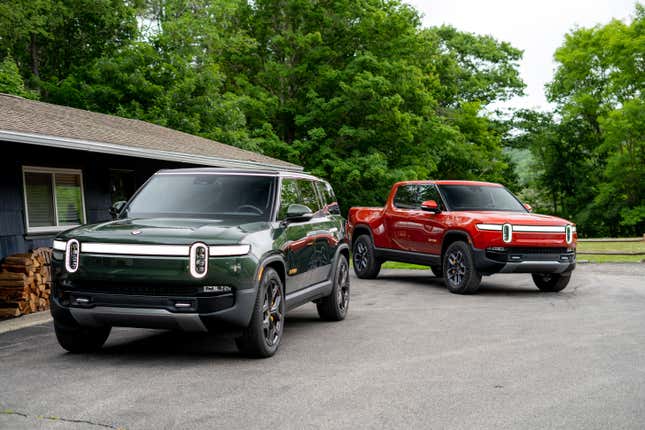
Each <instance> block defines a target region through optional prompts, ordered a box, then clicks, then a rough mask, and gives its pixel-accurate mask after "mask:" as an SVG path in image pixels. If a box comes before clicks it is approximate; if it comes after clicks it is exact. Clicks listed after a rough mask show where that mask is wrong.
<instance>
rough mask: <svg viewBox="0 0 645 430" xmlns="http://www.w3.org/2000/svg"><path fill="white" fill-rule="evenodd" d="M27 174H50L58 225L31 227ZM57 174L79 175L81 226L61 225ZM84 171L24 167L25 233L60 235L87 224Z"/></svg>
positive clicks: (55, 218) (55, 219) (55, 216)
mask: <svg viewBox="0 0 645 430" xmlns="http://www.w3.org/2000/svg"><path fill="white" fill-rule="evenodd" d="M26 173H45V174H49V175H50V178H51V184H52V191H53V192H52V201H51V202H52V204H53V205H54V221H55V222H56V225H52V226H40V227H30V226H29V206H28V203H27V181H26V179H25V174H26ZM56 173H61V174H68V175H78V177H79V179H80V187H81V214H80V215H81V218H82V219H81V223H80V224H64V225H60V224H59V221H58V201H57V200H56ZM83 182H84V181H83V171H82V170H80V169H63V168H58V167H40V166H22V196H23V207H24V211H25V231H26V232H27V233H58V232H61V231H65V230H69V229H70V228H74V227H78V226H79V225H83V224H85V223H87V213H86V210H85V187H84V185H83Z"/></svg>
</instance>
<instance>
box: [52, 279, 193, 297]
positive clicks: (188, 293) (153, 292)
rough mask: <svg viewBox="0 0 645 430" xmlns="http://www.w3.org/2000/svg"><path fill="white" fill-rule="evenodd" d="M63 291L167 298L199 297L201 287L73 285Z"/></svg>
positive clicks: (108, 284)
mask: <svg viewBox="0 0 645 430" xmlns="http://www.w3.org/2000/svg"><path fill="white" fill-rule="evenodd" d="M64 289H65V290H69V291H75V292H81V291H82V292H87V293H101V294H125V295H133V296H167V297H192V296H197V295H200V293H201V292H202V291H201V290H202V288H201V287H196V286H177V285H158V284H154V285H146V284H122V283H118V284H116V283H115V284H110V283H95V282H92V283H82V284H78V283H75V284H74V286H73V287H72V288H64Z"/></svg>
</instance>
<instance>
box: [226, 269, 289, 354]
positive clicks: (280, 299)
mask: <svg viewBox="0 0 645 430" xmlns="http://www.w3.org/2000/svg"><path fill="white" fill-rule="evenodd" d="M285 314H286V307H285V300H284V286H283V285H282V280H281V279H280V276H278V273H277V272H276V271H275V270H273V269H272V268H270V267H269V268H267V269H265V270H264V274H263V275H262V282H260V287H259V289H258V295H257V297H256V299H255V305H254V307H253V314H252V316H251V322H250V323H249V325H248V327H246V328H245V329H244V330H243V331H242V336H240V337H239V338H237V339H235V342H236V343H237V347H238V349H239V350H240V352H242V354H244V355H246V356H248V357H253V358H267V357H271V356H272V355H273V354H275V353H276V351H277V350H278V347H279V346H280V341H281V340H282V334H283V332H284V318H285Z"/></svg>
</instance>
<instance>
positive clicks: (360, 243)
mask: <svg viewBox="0 0 645 430" xmlns="http://www.w3.org/2000/svg"><path fill="white" fill-rule="evenodd" d="M352 256H353V259H354V260H353V261H354V273H356V276H358V277H359V278H361V279H374V278H376V277H377V276H378V273H379V272H380V271H381V262H380V261H378V260H377V259H376V255H374V244H373V243H372V238H371V237H370V236H369V235H367V234H363V235H360V236H358V238H357V239H356V240H355V241H354V247H353V249H352Z"/></svg>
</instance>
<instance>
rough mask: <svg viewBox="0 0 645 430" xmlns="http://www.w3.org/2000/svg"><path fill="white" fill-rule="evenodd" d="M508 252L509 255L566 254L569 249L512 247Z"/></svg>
mask: <svg viewBox="0 0 645 430" xmlns="http://www.w3.org/2000/svg"><path fill="white" fill-rule="evenodd" d="M507 249H508V250H507V251H506V252H507V253H509V254H566V253H567V248H544V247H521V246H517V247H510V248H507Z"/></svg>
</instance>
